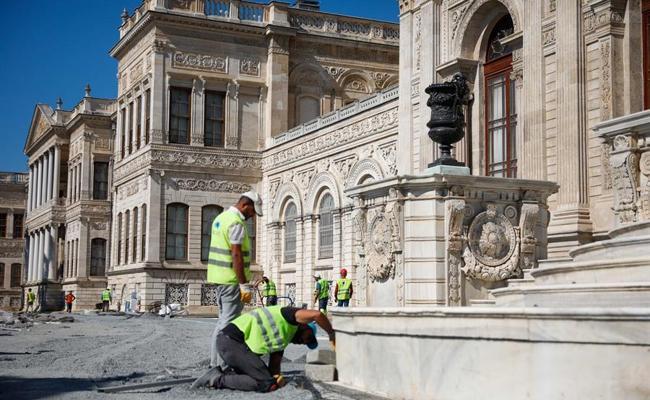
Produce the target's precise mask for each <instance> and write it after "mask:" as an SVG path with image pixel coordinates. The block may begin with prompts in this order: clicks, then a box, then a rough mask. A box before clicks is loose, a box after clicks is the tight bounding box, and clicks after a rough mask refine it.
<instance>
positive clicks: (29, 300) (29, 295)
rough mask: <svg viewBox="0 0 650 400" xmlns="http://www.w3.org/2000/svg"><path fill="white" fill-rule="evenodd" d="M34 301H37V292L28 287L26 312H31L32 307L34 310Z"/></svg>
mask: <svg viewBox="0 0 650 400" xmlns="http://www.w3.org/2000/svg"><path fill="white" fill-rule="evenodd" d="M34 301H36V294H35V293H34V292H32V289H31V288H29V289H27V308H25V312H29V310H30V309H31V311H32V312H34Z"/></svg>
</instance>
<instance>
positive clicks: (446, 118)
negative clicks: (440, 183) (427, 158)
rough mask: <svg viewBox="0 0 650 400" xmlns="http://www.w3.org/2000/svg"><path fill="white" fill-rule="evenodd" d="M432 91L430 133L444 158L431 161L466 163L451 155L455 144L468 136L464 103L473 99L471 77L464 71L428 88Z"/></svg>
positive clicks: (429, 93)
mask: <svg viewBox="0 0 650 400" xmlns="http://www.w3.org/2000/svg"><path fill="white" fill-rule="evenodd" d="M425 92H426V93H427V94H428V95H429V100H427V106H429V108H431V119H430V120H429V122H428V123H427V127H428V128H429V137H430V138H431V140H433V141H434V142H435V143H438V146H439V147H440V153H441V154H440V158H438V159H437V160H435V161H434V162H433V163H431V164H429V167H434V166H436V165H450V166H464V164H463V163H461V162H459V161H457V160H456V159H454V158H453V157H452V155H451V149H452V148H453V146H452V144H454V143H456V142H458V141H460V140H461V139H462V138H463V137H464V136H465V114H464V112H463V107H464V106H466V105H467V104H468V102H469V87H468V86H467V79H465V76H464V75H463V74H461V73H457V74H455V75H454V77H453V78H452V80H451V81H450V82H443V83H434V84H431V85H430V86H429V87H427V88H426V90H425Z"/></svg>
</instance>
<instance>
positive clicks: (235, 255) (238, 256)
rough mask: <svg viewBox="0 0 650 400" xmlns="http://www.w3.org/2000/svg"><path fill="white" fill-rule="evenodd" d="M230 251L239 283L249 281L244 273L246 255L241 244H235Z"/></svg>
mask: <svg viewBox="0 0 650 400" xmlns="http://www.w3.org/2000/svg"><path fill="white" fill-rule="evenodd" d="M230 253H231V254H232V269H233V270H234V271H235V275H237V279H238V280H239V283H248V282H247V281H246V274H244V256H243V255H242V252H241V244H233V245H232V247H231V248H230Z"/></svg>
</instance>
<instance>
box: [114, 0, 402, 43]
mask: <svg viewBox="0 0 650 400" xmlns="http://www.w3.org/2000/svg"><path fill="white" fill-rule="evenodd" d="M147 11H161V12H166V13H169V12H172V13H178V14H184V15H191V16H194V17H203V18H208V19H215V20H227V21H230V22H238V23H245V24H253V25H259V24H264V25H283V26H290V27H292V28H295V29H297V30H299V31H302V32H306V33H311V34H318V35H325V36H327V35H335V36H336V37H341V36H343V37H350V38H354V39H355V40H368V41H373V42H380V43H381V42H383V43H391V44H397V43H399V27H398V26H397V25H396V24H391V23H388V22H377V21H371V20H368V19H363V18H354V17H347V16H342V15H336V14H328V13H323V12H318V11H311V10H302V9H297V8H292V7H289V6H288V4H287V3H279V2H270V3H269V4H260V3H253V2H248V1H241V0H144V1H143V2H142V5H141V6H140V7H138V8H137V9H136V10H135V11H134V12H133V14H132V15H127V14H125V15H123V16H122V26H121V27H120V38H122V37H124V36H125V35H126V34H127V32H129V30H131V28H133V27H134V26H135V25H136V24H137V23H138V22H139V21H140V19H141V18H143V17H144V15H145V14H146V12H147Z"/></svg>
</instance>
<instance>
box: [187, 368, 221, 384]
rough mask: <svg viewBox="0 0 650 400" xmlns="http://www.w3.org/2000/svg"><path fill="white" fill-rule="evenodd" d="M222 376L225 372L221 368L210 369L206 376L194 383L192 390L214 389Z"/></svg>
mask: <svg viewBox="0 0 650 400" xmlns="http://www.w3.org/2000/svg"><path fill="white" fill-rule="evenodd" d="M221 375H223V371H221V368H220V367H213V368H210V369H209V370H208V371H207V372H206V373H205V374H203V375H201V376H200V377H198V378H197V379H196V380H195V381H194V383H192V386H190V389H196V388H200V387H204V386H207V387H214V385H215V383H217V380H218V379H219V378H220V377H221Z"/></svg>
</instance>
